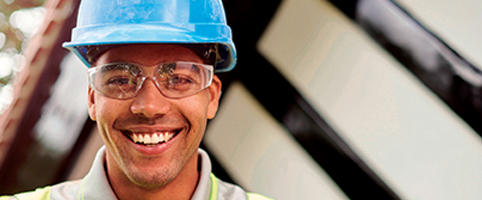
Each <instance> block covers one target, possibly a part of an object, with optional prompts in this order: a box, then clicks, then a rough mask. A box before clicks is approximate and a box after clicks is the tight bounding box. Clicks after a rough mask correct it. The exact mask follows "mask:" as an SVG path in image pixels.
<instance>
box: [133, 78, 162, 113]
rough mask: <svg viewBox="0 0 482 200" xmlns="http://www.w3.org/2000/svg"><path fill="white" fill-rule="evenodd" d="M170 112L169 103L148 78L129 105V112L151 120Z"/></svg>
mask: <svg viewBox="0 0 482 200" xmlns="http://www.w3.org/2000/svg"><path fill="white" fill-rule="evenodd" d="M169 110H171V102H170V101H169V99H167V98H166V97H165V96H164V95H163V94H161V92H160V91H159V89H158V88H157V86H156V85H155V83H154V81H153V80H152V79H150V78H148V79H146V80H145V82H144V83H143V85H142V87H141V89H140V90H139V91H138V92H137V96H136V97H135V98H134V102H133V103H132V105H131V112H132V113H133V114H137V115H144V116H145V117H148V118H153V117H156V116H158V115H164V114H166V113H168V112H169Z"/></svg>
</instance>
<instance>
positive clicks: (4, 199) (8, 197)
mask: <svg viewBox="0 0 482 200" xmlns="http://www.w3.org/2000/svg"><path fill="white" fill-rule="evenodd" d="M11 198H15V197H14V196H1V197H0V200H10V199H11ZM15 199H17V198H15Z"/></svg>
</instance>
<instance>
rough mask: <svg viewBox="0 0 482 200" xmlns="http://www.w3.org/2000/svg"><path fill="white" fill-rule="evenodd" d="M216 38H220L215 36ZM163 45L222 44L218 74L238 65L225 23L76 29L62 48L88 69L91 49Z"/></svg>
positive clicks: (218, 61) (217, 67) (217, 64)
mask: <svg viewBox="0 0 482 200" xmlns="http://www.w3.org/2000/svg"><path fill="white" fill-rule="evenodd" d="M213 35H216V37H213ZM147 43H149V44H156V43H157V44H162V43H174V44H175V43H183V44H196V43H216V44H219V48H218V56H219V58H218V60H217V63H216V67H215V69H216V70H215V71H216V72H223V71H230V70H231V69H232V68H234V65H235V63H236V50H235V47H234V43H233V41H232V40H231V29H230V28H229V26H226V25H223V24H219V25H218V24H172V23H171V24H158V23H152V24H116V25H115V26H90V27H84V28H74V29H73V32H72V42H65V43H64V44H63V45H62V46H63V47H65V48H67V49H69V50H71V51H73V52H74V53H75V54H77V56H79V57H80V58H81V60H82V62H84V63H85V64H86V65H87V66H88V67H90V63H89V62H88V59H87V57H86V53H87V52H86V51H87V49H88V47H89V46H99V45H122V44H147Z"/></svg>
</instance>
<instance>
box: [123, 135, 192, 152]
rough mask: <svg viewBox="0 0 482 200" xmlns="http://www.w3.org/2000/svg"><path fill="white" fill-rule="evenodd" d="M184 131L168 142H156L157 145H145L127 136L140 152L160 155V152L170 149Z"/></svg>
mask: <svg viewBox="0 0 482 200" xmlns="http://www.w3.org/2000/svg"><path fill="white" fill-rule="evenodd" d="M182 132H183V130H182V131H181V132H179V133H178V134H177V135H175V136H174V137H173V138H171V139H170V140H169V141H167V142H163V143H160V144H156V145H149V146H147V145H144V144H138V143H135V142H134V141H132V140H131V139H129V138H127V139H128V140H129V141H130V142H131V144H132V146H133V147H134V149H136V150H137V151H138V152H140V153H142V154H144V155H158V154H162V153H164V152H165V151H166V150H168V149H169V147H171V146H172V145H173V143H174V142H175V141H176V140H177V138H178V136H179V135H181V134H182ZM124 136H125V135H124ZM126 137H127V136H126Z"/></svg>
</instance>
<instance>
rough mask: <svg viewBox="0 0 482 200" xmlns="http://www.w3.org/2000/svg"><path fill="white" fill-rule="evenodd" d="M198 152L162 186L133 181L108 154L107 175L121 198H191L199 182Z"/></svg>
mask: <svg viewBox="0 0 482 200" xmlns="http://www.w3.org/2000/svg"><path fill="white" fill-rule="evenodd" d="M197 166H198V155H197V152H195V153H194V154H193V156H191V158H190V159H189V160H188V161H187V162H186V163H185V165H184V166H183V168H182V169H181V171H180V172H179V174H178V175H177V176H176V177H175V178H174V179H173V180H172V181H170V182H169V183H167V184H166V185H164V186H161V187H155V188H151V187H143V186H139V185H136V184H135V183H133V182H132V181H131V180H130V179H129V178H128V177H127V176H126V175H125V173H124V172H123V171H122V170H121V169H120V168H119V166H118V165H117V163H116V161H115V160H114V159H113V158H112V156H110V155H109V153H107V154H106V168H107V176H108V177H109V181H110V185H111V187H112V190H113V191H114V193H115V194H116V196H117V198H118V199H119V200H127V199H143V200H144V199H145V200H150V199H157V200H164V199H166V200H167V199H179V200H184V199H185V200H189V199H191V197H192V195H193V194H194V191H195V190H196V187H197V183H198V182H199V172H198V168H197Z"/></svg>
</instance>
